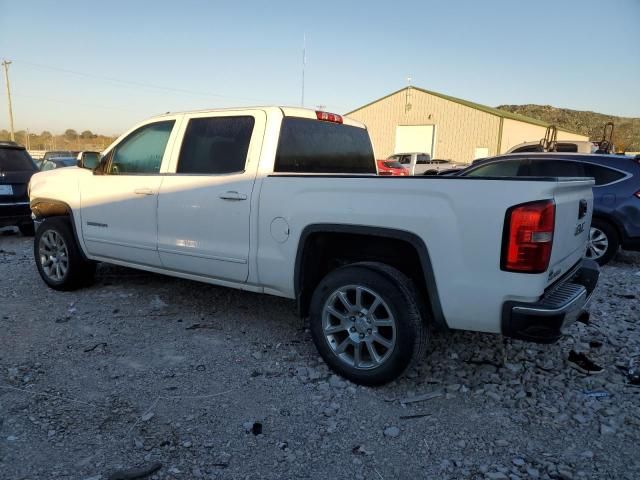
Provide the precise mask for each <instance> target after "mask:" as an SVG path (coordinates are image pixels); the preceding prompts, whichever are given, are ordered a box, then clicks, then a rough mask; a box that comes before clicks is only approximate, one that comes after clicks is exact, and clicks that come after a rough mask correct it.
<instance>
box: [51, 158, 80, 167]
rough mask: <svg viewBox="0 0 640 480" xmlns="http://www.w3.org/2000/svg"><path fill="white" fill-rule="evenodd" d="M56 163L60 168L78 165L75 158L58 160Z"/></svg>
mask: <svg viewBox="0 0 640 480" xmlns="http://www.w3.org/2000/svg"><path fill="white" fill-rule="evenodd" d="M55 162H56V163H57V164H58V166H59V167H73V166H74V165H77V164H78V161H77V160H76V159H75V158H56V159H55Z"/></svg>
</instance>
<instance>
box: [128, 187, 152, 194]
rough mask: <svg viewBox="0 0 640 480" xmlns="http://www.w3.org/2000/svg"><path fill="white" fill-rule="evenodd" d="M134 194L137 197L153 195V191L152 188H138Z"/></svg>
mask: <svg viewBox="0 0 640 480" xmlns="http://www.w3.org/2000/svg"><path fill="white" fill-rule="evenodd" d="M133 193H135V194H136V195H153V190H151V189H150V188H136V189H135V190H134V191H133Z"/></svg>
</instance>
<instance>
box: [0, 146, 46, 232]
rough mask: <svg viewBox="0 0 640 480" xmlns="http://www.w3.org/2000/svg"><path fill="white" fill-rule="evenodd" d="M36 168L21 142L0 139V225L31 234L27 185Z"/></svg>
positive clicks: (31, 224) (31, 223)
mask: <svg viewBox="0 0 640 480" xmlns="http://www.w3.org/2000/svg"><path fill="white" fill-rule="evenodd" d="M37 171H38V169H37V168H36V164H35V163H34V162H33V160H32V159H31V157H30V156H29V154H28V153H27V150H26V149H25V148H24V147H23V146H21V145H18V144H17V143H15V142H0V227H8V226H15V227H18V228H19V229H20V232H21V233H22V234H23V235H33V233H34V231H33V222H32V220H31V210H30V209H29V197H28V194H27V185H28V184H29V180H30V179H31V176H32V175H33V174H34V173H36V172H37Z"/></svg>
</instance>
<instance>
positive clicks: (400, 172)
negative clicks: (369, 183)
mask: <svg viewBox="0 0 640 480" xmlns="http://www.w3.org/2000/svg"><path fill="white" fill-rule="evenodd" d="M376 163H377V164H378V175H383V176H394V177H406V176H407V175H409V169H407V168H404V167H403V166H402V164H401V163H400V162H397V161H395V160H376Z"/></svg>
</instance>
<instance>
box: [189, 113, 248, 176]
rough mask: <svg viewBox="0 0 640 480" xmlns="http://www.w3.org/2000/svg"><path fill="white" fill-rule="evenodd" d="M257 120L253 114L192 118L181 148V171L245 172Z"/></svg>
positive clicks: (205, 172)
mask: <svg viewBox="0 0 640 480" xmlns="http://www.w3.org/2000/svg"><path fill="white" fill-rule="evenodd" d="M254 123H255V122H254V119H253V117H251V116H238V117H209V118H193V119H191V120H189V124H188V125H187V130H186V132H185V134H184V139H183V141H182V148H181V149H180V157H179V159H178V168H177V173H191V174H221V173H237V172H243V171H244V168H245V163H246V161H247V152H248V151H249V142H250V141H251V134H252V132H253V125H254Z"/></svg>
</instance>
